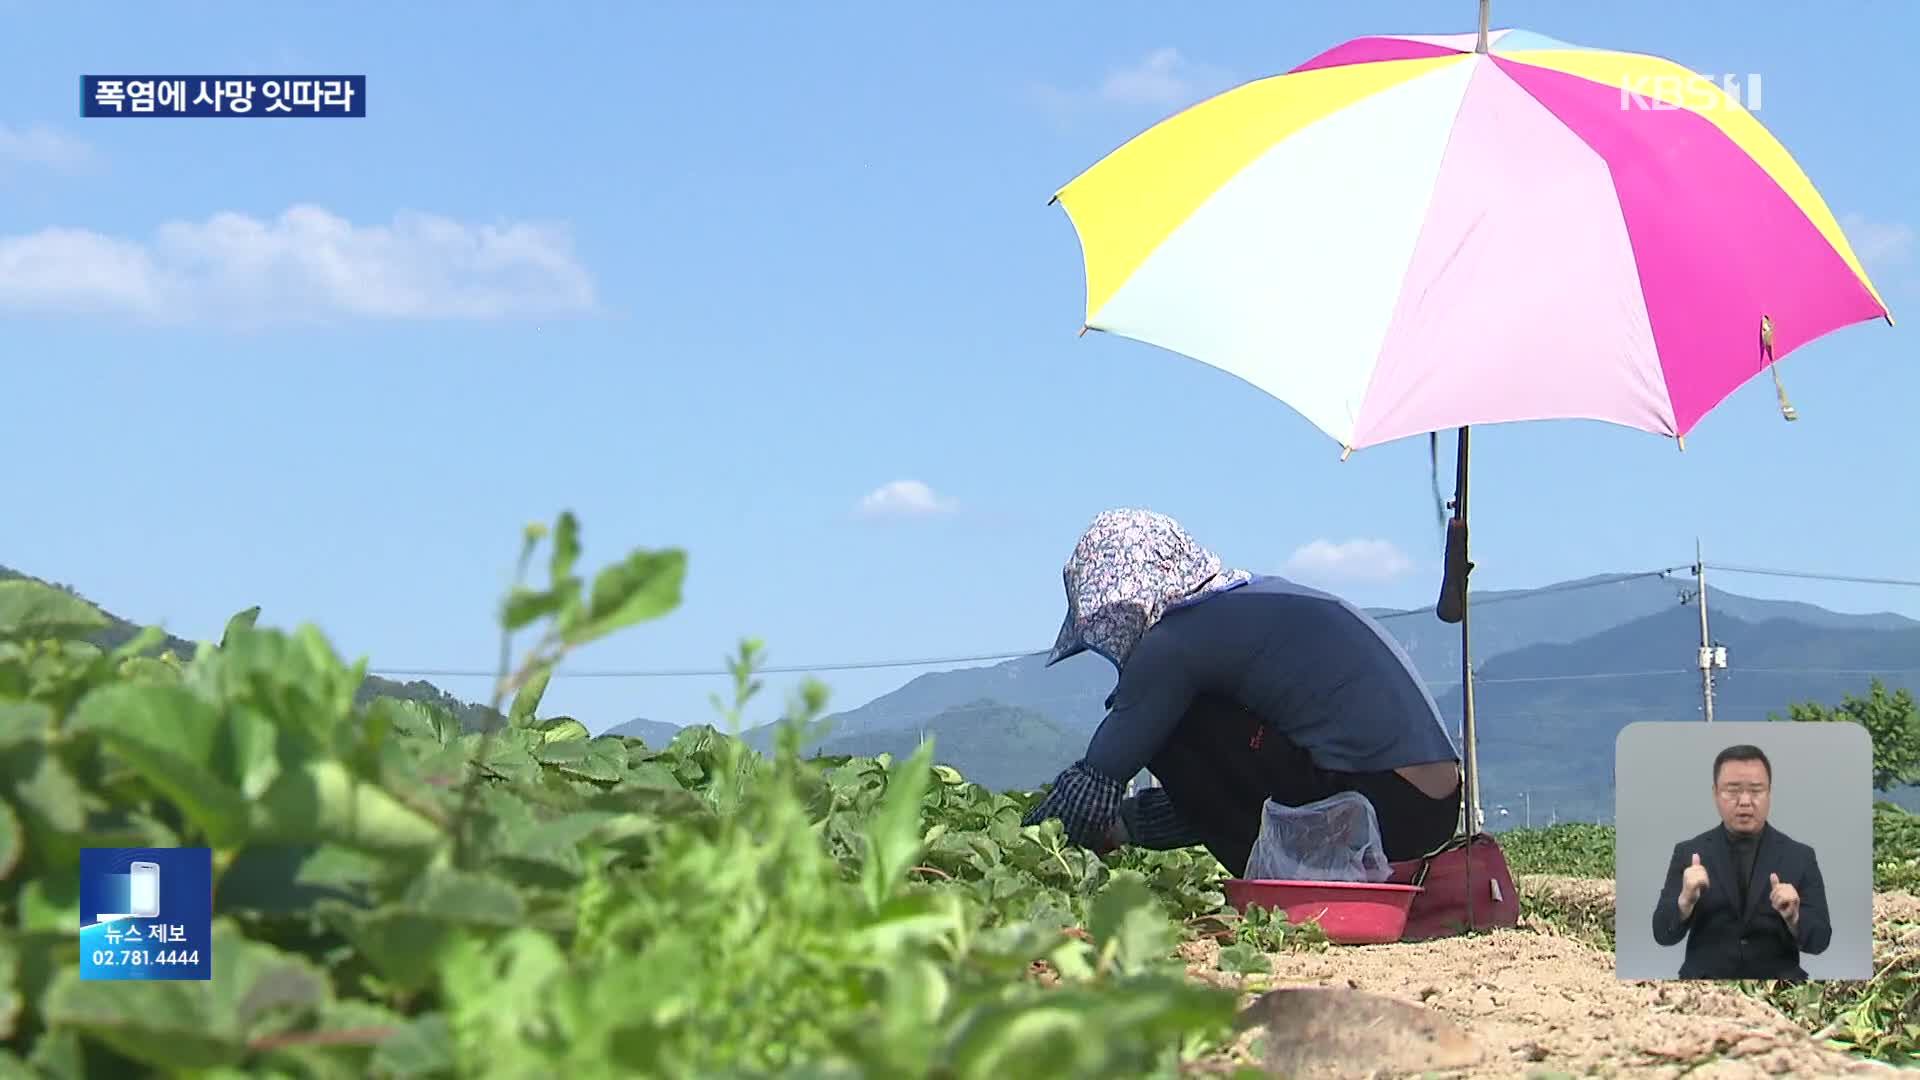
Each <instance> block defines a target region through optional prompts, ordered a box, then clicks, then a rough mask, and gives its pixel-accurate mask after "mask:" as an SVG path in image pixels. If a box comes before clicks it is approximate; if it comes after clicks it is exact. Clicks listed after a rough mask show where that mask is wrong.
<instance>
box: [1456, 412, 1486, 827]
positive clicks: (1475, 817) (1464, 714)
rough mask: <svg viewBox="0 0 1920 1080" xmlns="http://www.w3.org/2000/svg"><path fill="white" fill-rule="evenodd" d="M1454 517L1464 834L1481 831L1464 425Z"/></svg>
mask: <svg viewBox="0 0 1920 1080" xmlns="http://www.w3.org/2000/svg"><path fill="white" fill-rule="evenodd" d="M1453 521H1459V563H1461V569H1459V738H1461V742H1463V744H1465V746H1463V748H1461V749H1463V751H1465V755H1467V759H1465V769H1463V773H1465V776H1463V788H1465V790H1463V792H1461V801H1463V803H1465V813H1467V836H1473V834H1475V832H1480V822H1482V813H1480V738H1478V734H1480V732H1478V726H1476V724H1475V715H1473V632H1471V623H1473V613H1471V607H1473V605H1471V603H1469V600H1467V596H1469V584H1467V575H1471V573H1473V559H1471V557H1469V555H1467V552H1469V550H1467V427H1465V425H1463V427H1461V429H1459V454H1457V459H1455V463H1453Z"/></svg>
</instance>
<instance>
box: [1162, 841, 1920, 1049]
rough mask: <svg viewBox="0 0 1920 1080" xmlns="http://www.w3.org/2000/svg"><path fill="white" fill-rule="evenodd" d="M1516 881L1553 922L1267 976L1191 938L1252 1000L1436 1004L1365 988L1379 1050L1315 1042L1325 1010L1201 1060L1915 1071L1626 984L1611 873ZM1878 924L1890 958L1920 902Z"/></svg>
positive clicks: (1886, 900)
mask: <svg viewBox="0 0 1920 1080" xmlns="http://www.w3.org/2000/svg"><path fill="white" fill-rule="evenodd" d="M1519 884H1520V885H1521V891H1522V893H1523V894H1524V895H1528V896H1531V897H1533V898H1535V899H1537V900H1539V901H1544V902H1546V903H1547V904H1550V905H1551V906H1552V907H1553V908H1554V909H1556V917H1555V918H1554V919H1552V920H1549V921H1543V920H1537V919H1534V918H1530V917H1526V918H1523V919H1522V923H1521V926H1520V928H1519V929H1515V930H1507V931H1500V932H1496V933H1492V934H1485V935H1480V936H1476V937H1471V938H1452V939H1446V940H1441V941H1433V942H1425V943H1420V944H1398V945H1378V946H1332V947H1329V948H1326V949H1324V950H1321V951H1309V952H1282V953H1278V954H1275V955H1274V956H1273V977H1272V978H1271V979H1259V978H1257V977H1256V978H1255V979H1252V980H1249V979H1246V978H1243V977H1240V976H1235V975H1230V974H1226V973H1223V972H1221V971H1219V970H1218V968H1217V963H1216V961H1217V957H1218V953H1219V945H1218V943H1217V942H1215V941H1212V940H1200V941H1194V942H1190V943H1188V944H1187V945H1186V946H1184V948H1183V952H1184V954H1185V958H1186V960H1187V961H1188V971H1189V973H1190V975H1192V977H1194V978H1197V979H1202V980H1205V981H1208V982H1211V983H1215V984H1218V985H1223V986H1234V987H1239V988H1241V989H1244V990H1247V991H1248V1000H1249V1001H1250V1002H1253V1001H1256V1000H1258V999H1257V996H1256V995H1257V994H1258V992H1260V991H1265V990H1271V989H1277V988H1281V987H1302V986H1312V987H1332V988H1347V989H1350V990H1355V991H1362V992H1364V994H1365V995H1386V996H1388V997H1391V998H1394V999H1398V1000H1399V1001H1400V1002H1405V1003H1411V1004H1415V1005H1418V1006H1421V1007H1422V1009H1423V1010H1424V1012H1413V1011H1411V1010H1397V1009H1395V1008H1393V1007H1392V1005H1393V1003H1391V1002H1387V1003H1382V1002H1377V1001H1374V1002H1371V1003H1369V1001H1368V1000H1367V997H1366V996H1363V995H1354V997H1356V998H1358V999H1359V1000H1356V1001H1353V1002H1351V1003H1350V1005H1349V1006H1345V1007H1351V1008H1354V1009H1355V1010H1356V1015H1360V1014H1365V1016H1366V1019H1365V1021H1364V1022H1363V1024H1361V1025H1358V1026H1363V1027H1366V1028H1367V1029H1368V1031H1369V1032H1370V1037H1371V1038H1372V1040H1373V1045H1372V1047H1371V1048H1369V1047H1368V1046H1365V1045H1356V1044H1353V1040H1347V1042H1346V1043H1344V1044H1340V1045H1335V1041H1333V1040H1327V1039H1324V1038H1318V1037H1314V1036H1312V1035H1310V1034H1309V1033H1310V1032H1314V1031H1324V1029H1325V1026H1326V1025H1325V1017H1324V1016H1309V1015H1306V1013H1307V1012H1309V1011H1311V1010H1302V1009H1296V1010H1294V1011H1295V1012H1296V1013H1298V1014H1300V1015H1299V1016H1297V1017H1295V1019H1294V1021H1293V1026H1292V1027H1288V1026H1287V1025H1286V1024H1284V1023H1274V1024H1273V1025H1272V1026H1271V1027H1270V1028H1263V1029H1256V1030H1253V1031H1249V1032H1248V1034H1247V1035H1246V1036H1245V1037H1244V1038H1242V1039H1241V1040H1240V1043H1239V1044H1238V1045H1237V1046H1236V1047H1235V1050H1234V1052H1233V1053H1231V1054H1229V1055H1225V1056H1223V1057H1221V1058H1218V1059H1215V1060H1212V1061H1209V1062H1206V1063H1203V1065H1202V1066H1201V1068H1200V1069H1199V1070H1198V1071H1201V1072H1208V1071H1214V1070H1216V1069H1223V1068H1224V1067H1226V1066H1229V1065H1231V1064H1234V1063H1241V1064H1256V1063H1259V1061H1260V1060H1261V1057H1260V1054H1261V1052H1262V1051H1263V1049H1264V1048H1265V1046H1264V1043H1262V1042H1259V1041H1257V1040H1262V1039H1279V1040H1283V1041H1285V1042H1286V1044H1287V1045H1288V1046H1291V1047H1294V1048H1296V1049H1297V1048H1298V1047H1299V1046H1300V1045H1301V1044H1303V1043H1314V1044H1321V1043H1325V1044H1326V1048H1325V1050H1324V1052H1316V1053H1318V1057H1317V1058H1316V1059H1315V1060H1312V1061H1308V1060H1306V1059H1305V1058H1302V1057H1301V1056H1300V1055H1298V1054H1296V1055H1295V1058H1294V1061H1293V1062H1292V1065H1293V1067H1294V1068H1295V1069H1297V1070H1300V1072H1299V1073H1298V1075H1327V1076H1391V1075H1421V1074H1423V1073H1424V1074H1425V1075H1429V1076H1439V1077H1469V1076H1470V1077H1474V1078H1481V1077H1485V1078H1488V1080H1501V1078H1521V1077H1527V1078H1539V1077H1552V1076H1568V1075H1572V1076H1627V1077H1648V1078H1653V1077H1662V1078H1665V1077H1680V1076H1683V1075H1684V1076H1687V1077H1690V1078H1693V1077H1698V1078H1701V1080H1707V1078H1715V1080H1731V1078H1737V1077H1774V1076H1794V1077H1828V1076H1860V1075H1910V1074H1903V1073H1901V1072H1900V1070H1895V1069H1893V1068H1891V1067H1889V1066H1885V1065H1880V1064H1877V1063H1874V1062H1868V1061H1863V1060H1861V1059H1859V1058H1856V1057H1850V1056H1848V1055H1846V1054H1844V1053H1841V1052H1839V1051H1836V1050H1832V1049H1830V1048H1828V1047H1826V1046H1825V1045H1823V1044H1822V1043H1820V1042H1817V1041H1815V1040H1814V1039H1813V1038H1812V1037H1810V1036H1809V1035H1808V1033H1807V1032H1805V1031H1804V1030H1802V1029H1801V1028H1800V1027H1798V1026H1796V1025H1795V1024H1794V1023H1793V1022H1792V1021H1790V1020H1789V1019H1787V1018H1786V1017H1785V1016H1783V1015H1782V1014H1780V1013H1779V1012H1778V1011H1776V1010H1775V1009H1773V1008H1772V1007H1770V1006H1769V1005H1767V1004H1766V1003H1764V1002H1761V1001H1758V1000H1756V999H1754V998H1752V997H1749V996H1747V995H1746V994H1744V993H1741V992H1740V991H1739V990H1737V989H1735V988H1733V987H1731V986H1724V985H1716V984H1713V983H1680V982H1622V981H1620V980H1619V979H1617V978H1616V977H1615V975H1614V958H1613V954H1612V953H1611V952H1610V951H1605V950H1603V949H1601V948H1599V947H1596V945H1595V944H1594V943H1593V936H1592V934H1591V932H1590V931H1591V927H1592V926H1593V925H1596V924H1597V925H1601V926H1607V927H1610V925H1611V921H1612V918H1613V895H1612V894H1613V883H1612V882H1610V881H1590V880H1580V879H1569V878H1528V879H1525V880H1523V881H1521V882H1520V883H1519ZM1559 913H1564V914H1559ZM1874 921H1875V923H1876V927H1877V929H1878V930H1879V933H1877V934H1876V937H1878V938H1879V939H1880V942H1879V944H1878V946H1877V948H1876V951H1877V952H1878V953H1879V954H1880V955H1881V956H1882V957H1884V956H1885V952H1884V950H1885V949H1886V948H1887V946H1889V945H1892V946H1893V947H1895V948H1902V949H1905V948H1920V929H1916V924H1920V898H1916V897H1914V896H1911V895H1908V894H1903V893H1895V894H1884V895H1881V896H1878V897H1876V898H1875V920H1874ZM1583 924H1584V926H1585V927H1586V929H1585V930H1583V929H1582V925H1583ZM1570 926H1571V927H1572V928H1571V929H1570V928H1569V927H1570ZM1328 997H1329V995H1296V996H1295V997H1294V999H1292V1000H1296V1001H1298V1000H1303V999H1309V998H1311V999H1314V1001H1315V1003H1316V1004H1317V1005H1320V1006H1323V1007H1325V1006H1327V1005H1328V1004H1329V1003H1328V1001H1327V998H1328ZM1332 997H1334V998H1336V999H1337V997H1338V996H1337V995H1332ZM1382 1006H1385V1007H1384V1008H1383V1007H1382ZM1333 1007H1343V1006H1338V1005H1337V1004H1336V1005H1334V1006H1333ZM1269 1011H1275V1012H1277V1010H1269ZM1321 1011H1324V1008H1322V1010H1321ZM1459 1035H1464V1036H1465V1038H1466V1039H1467V1040H1469V1041H1470V1042H1471V1044H1472V1047H1473V1050H1472V1054H1471V1058H1472V1063H1471V1064H1466V1063H1465V1062H1464V1061H1463V1059H1462V1058H1461V1047H1460V1042H1459V1039H1458V1038H1457V1036H1459ZM1423 1047H1424V1048H1426V1049H1425V1050H1423V1049H1422V1048H1423ZM1390 1051H1391V1052H1390ZM1423 1054H1424V1055H1425V1056H1424V1057H1423ZM1308 1056H1309V1057H1312V1056H1313V1055H1308Z"/></svg>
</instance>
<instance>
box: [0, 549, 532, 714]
mask: <svg viewBox="0 0 1920 1080" xmlns="http://www.w3.org/2000/svg"><path fill="white" fill-rule="evenodd" d="M14 578H25V579H26V580H29V581H38V582H40V584H42V585H49V586H52V587H53V588H56V589H60V590H61V591H63V592H67V593H71V594H72V595H74V596H78V597H80V598H81V599H82V600H86V601H87V602H88V603H90V604H93V605H94V606H95V607H97V608H100V612H101V614H103V615H105V616H106V617H107V623H108V625H107V627H106V629H104V630H102V631H100V632H99V633H98V634H95V635H94V636H93V639H92V642H93V644H95V645H98V646H99V647H101V648H103V649H115V648H119V647H120V646H121V645H124V644H126V643H127V642H129V641H131V640H133V638H134V637H135V636H136V635H137V634H139V632H140V627H139V626H138V625H136V624H134V623H132V622H129V621H127V620H126V619H123V618H121V617H120V616H118V615H115V614H114V613H112V612H111V611H108V610H107V609H106V608H105V607H102V606H101V605H100V604H98V603H95V602H94V601H93V600H91V599H88V598H87V597H85V596H83V595H82V594H81V593H80V592H79V590H77V589H75V588H73V587H72V586H70V585H62V584H59V583H56V582H51V581H45V580H43V579H41V578H37V577H34V576H33V575H31V574H24V573H21V572H20V571H18V570H13V569H9V568H8V567H5V566H0V581H6V580H9V579H14ZM197 651H199V646H198V645H197V644H196V643H194V642H191V641H188V640H186V639H185V638H180V637H175V636H174V635H172V634H168V635H167V636H166V637H165V638H164V639H162V640H161V642H160V644H159V645H157V646H155V647H154V649H153V653H154V655H156V656H157V655H159V654H161V653H167V652H171V653H173V654H174V655H175V656H178V657H180V658H181V659H183V660H184V659H190V658H192V656H193V654H194V653H195V652H197ZM356 696H357V698H358V700H360V701H362V702H366V701H369V700H371V699H373V698H376V697H390V698H400V699H402V700H411V701H419V702H424V703H426V704H428V705H436V706H439V707H440V708H442V709H445V710H447V711H448V712H450V713H452V714H453V715H454V716H457V717H459V719H460V723H461V725H462V726H463V727H464V728H465V729H466V730H468V731H483V730H485V729H486V728H487V727H489V726H493V725H496V724H499V723H503V722H504V721H505V718H504V717H502V716H501V715H500V714H499V713H497V712H494V711H493V710H491V709H489V708H487V707H486V706H484V705H472V704H469V703H467V702H464V701H461V700H460V699H459V698H456V697H454V696H453V695H452V694H449V693H447V692H446V691H444V690H442V689H440V688H439V687H437V686H435V685H433V684H432V683H430V682H427V681H425V680H415V681H413V682H405V683H402V682H395V681H393V680H392V679H383V678H381V677H379V676H378V675H369V676H367V678H366V681H365V682H363V683H361V684H360V690H359V693H358V694H357V695H356Z"/></svg>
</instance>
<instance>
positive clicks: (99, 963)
mask: <svg viewBox="0 0 1920 1080" xmlns="http://www.w3.org/2000/svg"><path fill="white" fill-rule="evenodd" d="M199 963H200V950H199V949H161V950H159V951H158V952H153V951H149V950H147V949H95V950H93V966H94V967H154V966H156V965H165V964H180V965H182V966H185V967H194V966H197V965H198V964H199Z"/></svg>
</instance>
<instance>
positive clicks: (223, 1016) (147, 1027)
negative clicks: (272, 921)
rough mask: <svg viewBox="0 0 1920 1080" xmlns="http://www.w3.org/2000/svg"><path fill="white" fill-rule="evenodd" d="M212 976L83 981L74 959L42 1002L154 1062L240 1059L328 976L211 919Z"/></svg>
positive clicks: (281, 1026) (313, 997) (302, 1014)
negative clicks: (250, 1044) (194, 979)
mask: <svg viewBox="0 0 1920 1080" xmlns="http://www.w3.org/2000/svg"><path fill="white" fill-rule="evenodd" d="M210 946H211V963H212V965H213V977H212V978H211V979H209V980H207V981H205V982H192V981H171V980H156V981H153V982H136V981H87V980H83V979H81V978H80V972H79V969H78V968H67V969H65V970H64V971H62V972H61V974H60V975H59V976H57V977H56V978H55V980H54V982H53V986H52V988H51V990H50V991H49V992H48V994H47V999H46V1002H45V1004H44V1005H43V1009H42V1011H43V1012H44V1014H45V1015H46V1018H47V1021H48V1023H49V1024H50V1025H53V1026H55V1027H58V1028H68V1029H72V1030H76V1031H79V1032H80V1033H81V1034H83V1035H86V1036H88V1037H90V1038H93V1039H97V1040H99V1041H100V1042H102V1043H104V1044H106V1045H107V1046H110V1047H112V1048H113V1049H114V1050H115V1051H116V1052H118V1053H120V1054H122V1055H124V1056H126V1057H128V1058H131V1059H132V1060H134V1061H136V1062H139V1063H141V1064H144V1065H148V1066H151V1067H154V1068H160V1069H169V1070H175V1069H209V1068H218V1067H221V1066H234V1065H238V1064H240V1063H241V1062H242V1061H243V1060H244V1059H245V1058H246V1055H247V1044H248V1041H249V1039H250V1038H252V1037H253V1036H255V1035H256V1034H262V1033H267V1032H281V1031H285V1030H286V1029H287V1028H288V1027H289V1026H294V1025H298V1024H299V1023H301V1022H302V1021H304V1020H307V1019H309V1018H311V1017H312V1016H313V1015H314V1014H315V1013H316V1012H317V1011H318V1010H319V1009H320V1008H321V1007H322V1006H324V1005H325V1004H327V1003H328V1002H329V1001H330V1000H331V996H332V991H331V989H330V987H329V984H328V982H327V980H326V977H325V976H324V975H323V974H322V973H321V972H320V971H319V970H318V969H316V968H315V967H314V966H313V965H312V964H310V963H308V962H306V961H305V960H302V959H300V958H299V957H297V956H294V955H292V954H289V953H284V952H281V951H280V950H278V949H275V948H273V947H271V946H268V945H262V944H259V943H257V942H251V941H248V940H246V939H245V938H243V937H242V936H241V935H240V932H239V931H238V930H237V929H235V928H234V927H233V925H232V924H231V923H229V922H227V921H225V920H221V921H219V922H216V923H215V926H214V931H213V940H212V941H211V942H210Z"/></svg>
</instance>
